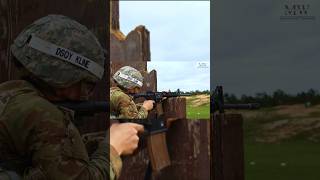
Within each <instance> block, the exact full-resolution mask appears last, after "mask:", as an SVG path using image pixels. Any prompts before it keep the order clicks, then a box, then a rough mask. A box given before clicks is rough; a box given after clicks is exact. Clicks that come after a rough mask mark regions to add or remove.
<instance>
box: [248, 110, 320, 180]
mask: <svg viewBox="0 0 320 180" xmlns="http://www.w3.org/2000/svg"><path fill="white" fill-rule="evenodd" d="M276 110H277V109H276V108H263V109H260V110H259V113H258V114H257V116H255V117H253V118H246V119H244V126H243V127H244V141H245V144H244V148H245V179H246V180H319V179H320V171H319V167H320V143H315V142H311V141H309V140H307V137H309V136H310V134H311V133H312V132H308V133H310V134H308V133H307V134H299V135H298V136H293V137H291V138H290V139H287V140H282V141H280V142H277V143H258V142H256V141H255V138H256V137H259V136H261V127H262V125H263V124H265V123H270V122H275V121H278V120H283V119H288V120H294V118H292V117H290V116H288V115H279V114H277V113H275V112H276ZM244 113H245V112H244ZM319 116H320V112H313V113H310V114H306V116H305V117H319ZM281 163H285V164H282V165H281Z"/></svg>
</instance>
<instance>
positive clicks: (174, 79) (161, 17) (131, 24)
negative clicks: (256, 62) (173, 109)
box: [120, 1, 210, 91]
mask: <svg viewBox="0 0 320 180" xmlns="http://www.w3.org/2000/svg"><path fill="white" fill-rule="evenodd" d="M138 25H145V26H146V28H147V29H148V30H149V31H150V46H151V62H149V63H148V71H151V70H152V69H155V70H156V71H157V75H158V76H157V77H158V90H159V91H162V90H169V89H170V90H176V89H178V88H179V89H180V90H183V91H191V90H209V89H210V2H209V1H198V2H197V1H120V29H121V31H122V32H123V33H124V34H125V35H127V34H128V33H129V32H130V31H132V30H133V29H134V28H135V27H136V26H138ZM199 63H200V65H199Z"/></svg>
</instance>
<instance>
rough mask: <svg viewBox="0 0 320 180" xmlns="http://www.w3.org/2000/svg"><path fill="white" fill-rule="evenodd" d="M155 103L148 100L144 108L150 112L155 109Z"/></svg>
mask: <svg viewBox="0 0 320 180" xmlns="http://www.w3.org/2000/svg"><path fill="white" fill-rule="evenodd" d="M154 103H155V102H154V101H153V100H146V101H144V102H143V105H142V107H144V108H145V109H146V110H147V111H150V110H152V109H153V104H154Z"/></svg>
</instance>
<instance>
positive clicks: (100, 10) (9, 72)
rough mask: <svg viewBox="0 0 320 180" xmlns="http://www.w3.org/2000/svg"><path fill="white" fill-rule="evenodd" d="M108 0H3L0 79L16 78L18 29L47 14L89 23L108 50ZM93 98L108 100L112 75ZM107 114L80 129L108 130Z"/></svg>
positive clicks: (83, 131) (97, 88) (99, 87)
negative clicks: (14, 52)
mask: <svg viewBox="0 0 320 180" xmlns="http://www.w3.org/2000/svg"><path fill="white" fill-rule="evenodd" d="M108 9H109V3H107V1H98V0H94V1H93V0H68V1H65V0H55V1H52V0H28V1H18V0H0V73H1V75H0V83H1V82H4V81H7V80H13V79H16V70H15V68H14V65H13V64H12V62H11V58H12V55H11V53H10V45H11V44H12V42H13V40H14V39H15V37H16V36H17V35H18V33H19V32H20V31H21V30H22V29H23V28H25V27H26V26H27V25H29V24H30V23H32V22H33V21H35V20H36V19H39V18H41V17H43V16H46V15H48V14H62V15H65V16H69V17H71V18H73V19H75V20H77V21H78V22H80V23H82V24H84V25H86V26H87V27H88V28H89V29H90V30H91V31H92V32H93V33H94V34H95V35H96V36H97V37H98V39H99V41H100V43H101V44H102V46H103V47H104V48H105V49H106V50H107V51H109V42H108V41H109V28H107V26H108V20H109V12H108ZM105 69H106V75H108V74H109V59H107V60H106V68H105ZM93 94H94V95H93V97H91V99H93V100H107V99H108V96H109V77H108V78H103V79H102V80H101V81H100V82H99V83H98V84H97V86H96V88H95V90H94V93H93ZM107 118H108V117H106V115H100V116H97V117H93V118H90V120H88V121H83V123H82V124H81V126H80V127H79V129H80V132H81V133H86V132H98V131H105V130H106V128H107V127H106V123H107Z"/></svg>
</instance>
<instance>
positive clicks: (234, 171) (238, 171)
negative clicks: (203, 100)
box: [211, 114, 244, 180]
mask: <svg viewBox="0 0 320 180" xmlns="http://www.w3.org/2000/svg"><path fill="white" fill-rule="evenodd" d="M212 122H213V123H214V130H213V131H214V137H213V143H214V146H213V156H214V158H213V160H214V161H213V165H211V167H213V168H214V172H213V173H214V174H212V175H213V177H214V178H213V179H215V180H244V146H243V129H242V124H243V119H242V116H241V115H240V114H221V115H216V117H215V120H214V121H213V120H212Z"/></svg>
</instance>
